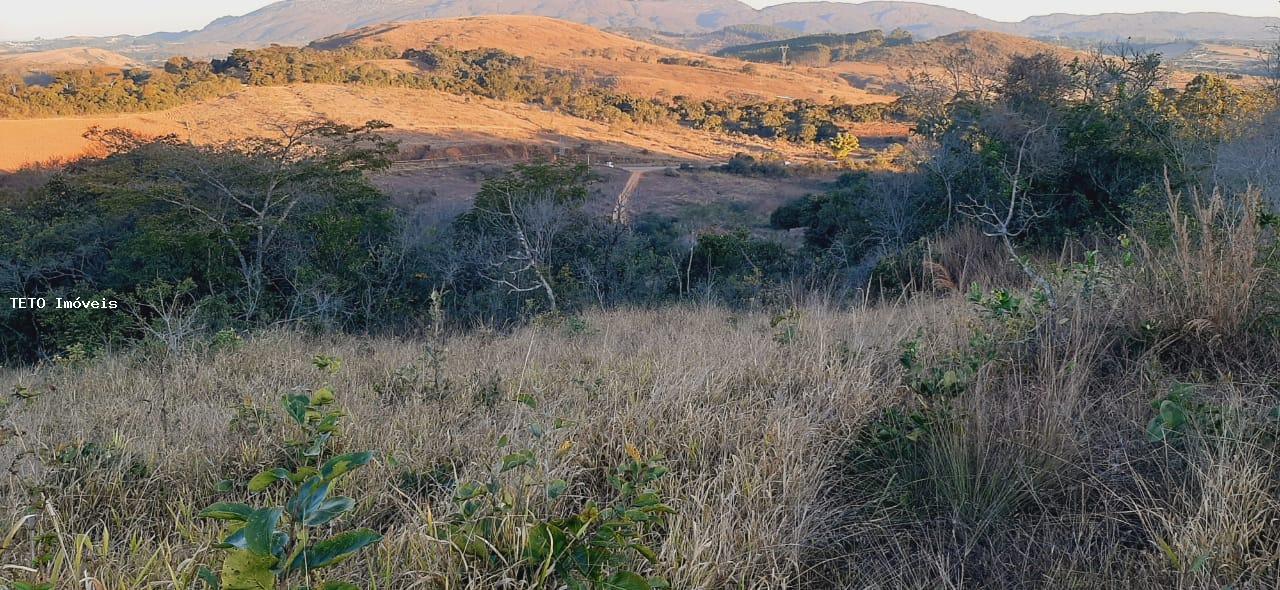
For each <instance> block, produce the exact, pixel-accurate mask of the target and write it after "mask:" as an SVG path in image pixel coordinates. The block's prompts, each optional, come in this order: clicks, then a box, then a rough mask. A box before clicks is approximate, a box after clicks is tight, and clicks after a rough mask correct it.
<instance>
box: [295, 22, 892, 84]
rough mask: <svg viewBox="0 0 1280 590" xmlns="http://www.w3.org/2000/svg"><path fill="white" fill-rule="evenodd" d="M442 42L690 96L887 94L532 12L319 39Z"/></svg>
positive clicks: (404, 45) (325, 43) (333, 42)
mask: <svg viewBox="0 0 1280 590" xmlns="http://www.w3.org/2000/svg"><path fill="white" fill-rule="evenodd" d="M433 44H439V45H443V46H446V47H451V48H454V49H460V50H468V49H479V48H493V49H500V50H502V51H506V52H509V53H512V54H514V55H519V56H522V57H532V58H535V59H537V60H539V62H542V63H546V64H548V65H550V66H553V67H557V68H561V69H564V70H568V71H582V72H589V73H590V75H592V76H595V77H599V78H608V79H610V81H611V83H612V84H613V85H614V86H616V88H618V89H619V90H621V91H623V92H629V93H635V94H640V95H644V96H688V97H692V98H698V99H703V98H724V97H754V98H755V99H757V100H758V99H765V100H770V99H773V98H775V97H778V96H789V97H795V98H811V99H822V100H825V99H827V98H830V97H832V96H838V97H840V98H841V99H842V100H845V101H847V102H851V103H854V104H860V103H866V102H875V101H878V100H883V99H884V97H882V96H876V95H872V94H869V93H866V92H863V91H861V90H859V89H857V88H854V87H852V86H850V85H849V84H847V83H846V82H844V81H843V80H841V79H839V78H838V77H837V76H835V75H833V74H830V73H828V72H816V71H795V70H786V69H783V68H773V67H768V66H766V67H759V68H756V69H755V70H754V71H744V70H743V68H742V64H740V63H736V62H734V61H730V60H724V59H716V58H711V57H707V56H705V55H699V54H695V53H690V52H686V51H680V50H673V49H668V48H664V47H660V46H656V45H651V44H648V43H643V42H639V41H635V40H633V39H628V38H626V37H623V36H621V35H615V34H612V33H607V32H604V31H601V30H598V29H594V28H591V27H588V26H585V25H580V24H576V23H573V22H569V21H563V20H556V19H548V18H544V17H534V16H484V17H472V18H460V19H433V20H424V21H414V22H401V23H390V24H385V25H376V26H373V27H366V28H362V29H356V30H354V31H350V32H347V33H343V34H339V35H334V36H332V37H327V38H324V39H320V40H318V41H315V42H314V43H312V44H311V46H312V47H315V48H318V49H337V48H342V47H351V46H355V47H362V48H367V49H390V50H393V51H404V50H406V49H414V48H423V47H429V46H431V45H433Z"/></svg>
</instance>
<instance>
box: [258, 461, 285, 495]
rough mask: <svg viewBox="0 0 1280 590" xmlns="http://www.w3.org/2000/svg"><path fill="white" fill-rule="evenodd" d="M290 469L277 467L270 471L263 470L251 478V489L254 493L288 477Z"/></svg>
mask: <svg viewBox="0 0 1280 590" xmlns="http://www.w3.org/2000/svg"><path fill="white" fill-rule="evenodd" d="M288 477H289V470H288V469H284V468H282V467H277V468H275V469H271V470H268V471H263V472H262V473H259V474H257V475H255V476H253V479H251V480H249V491H250V492H253V493H257V492H261V491H263V490H265V489H267V488H269V487H271V484H274V483H276V482H277V481H280V480H282V479H288Z"/></svg>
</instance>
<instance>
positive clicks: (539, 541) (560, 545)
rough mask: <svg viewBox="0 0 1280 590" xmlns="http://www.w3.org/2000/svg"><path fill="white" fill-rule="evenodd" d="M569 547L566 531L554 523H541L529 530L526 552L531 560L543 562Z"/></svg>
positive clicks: (526, 555)
mask: <svg viewBox="0 0 1280 590" xmlns="http://www.w3.org/2000/svg"><path fill="white" fill-rule="evenodd" d="M567 547H568V541H567V539H566V538H565V534H564V531H562V530H560V529H559V528H558V527H556V526H555V525H553V524H547V523H541V524H539V525H537V526H535V527H533V528H532V529H530V530H529V538H528V540H527V541H526V542H525V546H524V553H525V557H526V558H527V559H529V560H530V561H532V562H535V563H542V562H544V561H547V559H548V558H551V557H553V556H555V555H556V554H557V553H558V552H563V551H564V550H565V549H566V548H567Z"/></svg>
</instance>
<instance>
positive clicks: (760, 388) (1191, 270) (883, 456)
mask: <svg viewBox="0 0 1280 590" xmlns="http://www.w3.org/2000/svg"><path fill="white" fill-rule="evenodd" d="M1205 206H1206V207H1209V206H1210V205H1209V204H1208V203H1206V204H1205ZM1215 206H1216V205H1215ZM1209 211H1210V209H1202V210H1200V211H1198V212H1186V213H1187V214H1198V215H1202V216H1203V217H1201V219H1204V220H1210V221H1213V220H1215V217H1214V214H1213V213H1210V212H1209ZM1181 215H1182V212H1178V211H1177V210H1175V217H1174V219H1181V218H1182V217H1181ZM1217 221H1220V222H1221V224H1220V225H1216V226H1215V227H1218V228H1219V229H1220V231H1221V232H1223V233H1222V234H1221V235H1219V236H1218V237H1219V238H1220V239H1219V240H1208V239H1202V238H1197V237H1196V236H1193V235H1184V234H1176V235H1175V238H1174V239H1175V243H1177V244H1178V247H1177V248H1175V249H1173V250H1169V251H1164V250H1161V249H1159V248H1154V247H1152V248H1148V247H1146V245H1145V244H1144V245H1142V246H1141V247H1138V248H1136V249H1135V250H1134V251H1133V252H1131V253H1130V254H1124V253H1121V252H1114V253H1108V254H1104V255H1102V256H1101V257H1099V258H1097V259H1095V261H1094V263H1092V266H1079V267H1069V268H1063V269H1062V271H1061V273H1060V274H1057V275H1054V278H1053V281H1054V284H1055V286H1056V288H1057V291H1056V292H1057V293H1058V299H1057V302H1058V303H1057V307H1056V308H1054V309H1048V308H1046V307H1044V306H1043V305H1042V304H1037V303H1035V302H1034V300H1033V299H1032V298H1029V297H1026V296H1025V292H1023V291H1021V290H1020V289H1013V290H1010V291H987V292H986V293H985V294H984V293H980V294H978V295H976V296H973V297H970V298H968V299H966V298H965V297H963V296H961V295H959V294H956V293H948V292H947V291H946V288H945V287H943V289H944V291H943V294H942V295H941V296H936V297H935V296H929V297H922V298H919V299H916V300H912V301H906V302H900V303H898V304H892V305H885V306H880V307H875V308H866V309H860V308H856V309H850V310H836V309H830V308H826V307H823V306H820V305H802V306H799V307H795V308H792V309H790V310H789V311H787V312H785V313H782V314H781V315H777V316H772V315H769V314H762V313H755V312H734V311H729V310H725V309H720V308H716V307H704V306H678V307H672V308H666V309H661V310H652V311H626V310H621V311H613V312H591V313H586V314H583V315H580V316H573V317H569V318H564V317H560V318H556V317H550V316H548V317H545V318H543V319H542V320H539V321H537V322H534V323H533V324H531V325H529V326H527V327H524V328H521V329H518V330H515V331H513V332H511V333H494V332H487V331H479V332H474V333H470V334H465V335H455V336H450V335H447V334H444V333H441V332H438V331H434V330H432V329H430V327H428V329H427V330H425V332H424V333H423V334H424V335H423V336H420V337H417V338H408V339H397V338H376V337H373V338H370V337H346V336H324V337H308V336H304V335H302V334H299V333H295V332H289V331H279V330H275V331H267V332H263V333H260V334H257V335H254V336H252V337H249V338H247V339H241V338H240V337H238V336H229V335H226V334H224V335H222V336H220V337H218V338H217V339H215V340H211V341H202V342H201V343H193V344H194V345H195V348H193V349H192V350H191V352H183V353H178V354H175V355H169V354H166V353H163V352H161V351H159V350H148V349H140V350H137V351H134V352H130V353H116V354H107V355H105V356H102V357H100V358H96V359H86V358H83V357H77V356H74V355H72V356H67V357H63V358H62V359H61V360H59V361H57V362H56V363H51V364H47V365H44V366H41V367H37V368H34V369H9V370H5V371H3V372H0V389H3V390H5V391H12V392H14V393H15V397H14V398H13V400H12V401H10V402H9V404H8V406H7V408H6V410H5V411H6V416H7V417H6V421H5V432H6V440H5V444H4V445H3V447H0V457H3V459H4V461H5V462H6V463H7V464H9V465H10V473H11V475H10V476H9V478H8V480H7V481H8V485H6V486H5V487H4V488H3V494H4V501H5V506H6V509H7V511H8V515H9V517H10V518H11V520H12V522H15V523H18V525H19V526H15V527H14V528H13V529H12V532H11V533H10V534H9V536H8V537H7V538H8V541H7V543H6V550H5V552H4V554H3V556H2V557H0V561H3V562H4V563H8V564H13V565H14V566H21V567H10V568H6V569H5V570H4V573H3V574H0V575H3V576H4V577H5V578H6V579H11V580H48V581H50V582H51V583H53V584H55V586H56V587H69V586H70V585H71V582H70V580H82V579H89V580H91V581H92V582H93V583H97V584H100V585H102V586H104V587H108V588H121V589H126V588H143V587H153V586H156V585H170V584H173V585H178V586H185V584H186V581H187V580H190V579H191V578H192V576H193V575H194V573H195V571H196V569H197V567H198V566H199V565H201V564H206V565H212V566H213V567H214V568H215V569H216V567H217V563H218V560H219V559H220V557H219V555H220V554H221V552H220V551H218V550H213V549H210V548H209V547H210V545H211V544H213V543H215V542H216V541H217V540H218V539H219V538H220V534H221V531H222V530H223V528H224V527H222V526H220V525H219V524H218V523H217V522H216V521H213V520H209V519H205V518H199V517H197V516H196V513H197V512H199V511H200V510H202V509H203V508H204V507H205V506H208V505H210V504H213V503H215V502H249V503H251V504H258V503H262V502H267V501H270V499H271V498H273V497H277V496H276V495H273V494H271V493H268V494H251V493H248V492H246V491H245V488H244V485H245V482H246V481H247V480H248V478H250V477H251V476H253V475H254V474H256V473H258V472H260V471H262V470H263V469H267V468H271V467H273V466H276V465H279V464H280V463H279V462H280V461H281V460H282V458H284V457H288V456H290V453H291V451H290V449H291V448H294V447H291V446H290V443H289V442H287V441H288V440H290V439H292V438H294V437H296V436H297V433H296V432H295V429H294V427H293V426H292V425H291V423H290V422H289V420H288V418H286V417H285V415H284V414H283V412H282V411H281V410H279V409H278V408H277V405H278V402H279V399H280V396H281V394H282V393H291V394H296V393H299V392H301V393H304V394H306V393H311V392H315V391H320V390H324V391H331V392H333V393H334V394H335V395H336V398H337V401H336V407H337V408H340V409H341V410H342V412H343V413H344V416H345V417H344V418H343V419H342V423H343V424H345V426H344V427H343V428H342V430H341V433H340V435H338V436H337V437H335V438H334V441H335V444H336V445H337V446H336V449H335V452H344V451H354V450H363V449H371V450H374V451H375V455H374V458H373V459H372V462H371V464H370V466H368V467H366V468H364V469H361V470H359V471H358V472H356V473H354V474H353V475H351V476H349V477H347V478H346V479H345V480H343V481H342V483H341V484H340V490H341V492H342V493H343V494H346V495H350V496H352V497H353V498H354V499H355V502H354V505H353V510H352V511H351V513H350V514H349V515H347V516H345V517H344V518H343V520H342V521H340V522H341V524H339V525H338V530H348V529H352V528H355V527H369V528H370V529H372V530H376V531H377V532H379V533H380V534H381V535H383V536H384V537H385V538H384V539H383V540H382V542H381V543H379V544H377V545H376V546H375V548H373V549H370V550H366V551H364V552H362V553H360V554H359V555H358V556H357V557H356V558H355V559H353V560H351V561H349V562H346V563H343V564H342V565H340V566H339V567H338V568H336V569H330V570H327V572H328V573H327V574H326V575H327V576H329V579H334V578H347V579H353V580H354V579H359V580H366V581H367V584H368V585H369V586H374V585H376V586H377V587H380V588H410V587H421V586H422V585H424V584H425V585H430V586H440V587H450V588H475V589H480V588H492V587H494V586H495V585H497V584H500V583H506V582H501V580H515V581H516V582H514V583H517V584H521V583H528V584H531V586H530V587H532V585H533V584H535V582H534V580H536V579H537V578H536V577H535V576H536V575H537V574H536V572H538V571H543V570H541V569H540V568H539V566H538V565H537V562H536V560H531V559H530V558H529V557H528V555H527V553H526V551H527V550H528V549H525V548H527V547H532V546H533V544H534V543H536V542H537V539H538V538H539V537H538V536H537V535H538V533H537V532H536V531H537V530H538V527H539V526H543V527H545V526H546V523H548V522H560V521H559V520H558V519H563V518H568V517H570V516H571V515H574V514H578V513H580V511H582V510H583V507H584V506H588V505H592V503H594V505H598V506H601V507H609V506H613V505H615V503H616V502H627V501H631V500H628V499H627V498H631V497H634V496H627V495H626V493H625V492H623V493H621V494H620V493H619V492H618V491H617V490H616V489H615V488H614V487H612V486H611V485H610V484H609V483H608V482H609V476H610V474H613V475H614V477H623V478H624V481H632V480H630V479H625V478H628V477H631V476H628V475H625V474H626V473H639V472H640V471H644V472H645V473H649V476H653V477H652V478H651V479H643V480H642V483H641V484H639V485H640V486H641V487H642V488H643V489H644V490H647V491H648V492H651V493H652V496H651V497H652V498H653V499H655V500H657V501H661V502H662V504H663V505H664V506H667V507H669V508H670V514H666V515H664V516H657V517H654V518H652V519H649V520H645V521H644V522H643V523H642V525H639V528H638V529H637V532H636V533H635V535H636V536H635V537H628V538H634V539H635V540H637V541H638V542H643V543H644V544H646V545H647V546H649V547H650V548H651V549H652V554H651V557H652V561H651V562H650V561H648V560H646V559H644V558H643V557H641V556H640V555H639V554H638V553H635V552H632V551H628V550H625V549H621V548H618V549H611V550H609V553H608V556H609V557H608V559H609V561H608V562H607V563H608V564H609V565H608V566H607V569H608V571H614V569H618V570H619V571H621V570H624V569H625V570H632V569H634V570H635V571H637V572H640V573H641V574H643V575H644V576H654V577H655V579H656V577H661V578H663V579H665V580H666V581H667V583H669V584H670V586H671V587H673V588H724V587H747V588H836V587H869V586H881V585H884V586H891V587H899V588H936V587H939V586H954V587H962V586H981V587H986V588H1016V587H1026V586H1028V585H1030V586H1035V587H1042V586H1043V587H1062V586H1072V587H1081V588H1131V587H1147V586H1156V585H1159V586H1170V585H1176V586H1178V587H1183V588H1217V587H1221V586H1222V585H1224V584H1232V585H1235V584H1242V585H1244V586H1248V585H1250V584H1251V583H1252V582H1256V581H1262V580H1270V579H1274V576H1276V575H1278V574H1280V572H1277V571H1276V567H1277V564H1278V563H1280V535H1278V534H1277V533H1280V530H1277V522H1280V501H1277V497H1278V496H1277V493H1280V480H1277V479H1276V477H1275V473H1276V469H1277V467H1280V448H1278V447H1277V446H1276V444H1277V443H1276V441H1277V437H1278V435H1280V421H1278V419H1277V416H1280V414H1277V408H1280V397H1278V396H1277V392H1276V386H1277V384H1276V382H1275V375H1274V368H1275V366H1277V363H1280V346H1277V342H1278V341H1277V340H1276V339H1274V338H1266V337H1262V338H1259V337H1257V336H1256V334H1257V333H1256V332H1254V331H1253V330H1254V327H1256V326H1258V325H1259V324H1258V322H1267V321H1272V322H1273V321H1275V316H1274V315H1273V314H1274V312H1275V309H1274V307H1272V306H1273V305H1274V302H1275V301H1276V299H1275V296H1276V295H1277V290H1276V289H1277V286H1278V284H1277V282H1276V280H1275V274H1273V270H1274V266H1272V267H1268V266H1267V265H1274V263H1275V261H1274V260H1266V259H1258V258H1255V256H1254V252H1257V251H1258V250H1257V248H1259V247H1261V246H1265V243H1264V242H1261V241H1259V240H1264V239H1270V238H1263V237H1262V235H1261V234H1259V233H1258V229H1259V228H1258V226H1257V225H1256V224H1257V219H1255V218H1252V217H1245V218H1244V219H1239V220H1236V221H1228V220H1226V219H1219V220H1217ZM1215 223H1217V222H1216V221H1215ZM978 239H981V238H978ZM940 246H941V244H940ZM1131 255H1132V256H1133V257H1131ZM997 264H999V263H997ZM966 266H968V265H966ZM957 268H959V267H957ZM1269 268H1270V269H1269ZM996 271H998V268H997V267H996V266H980V267H973V266H969V269H968V272H971V273H973V272H976V273H977V274H978V275H985V279H984V280H999V279H998V276H999V273H998V272H996ZM950 272H951V271H948V270H946V267H945V266H939V267H938V268H937V270H936V273H937V274H936V278H937V281H938V284H939V285H943V284H945V283H946V282H948V280H949V278H948V277H949V273H950ZM956 278H959V277H958V276H956ZM1153 326H1154V327H1155V328H1153ZM1164 328H1171V329H1172V331H1171V332H1165V334H1166V336H1162V337H1158V338H1154V339H1153V337H1152V335H1153V334H1156V333H1158V331H1159V330H1161V329H1164ZM1153 330H1155V331H1153ZM336 359H340V362H339V361H338V360H336ZM313 365H315V366H313ZM317 367H319V369H320V370H318V369H317ZM143 409H145V411H141V410H143ZM618 466H623V467H624V468H626V469H631V470H633V471H625V470H624V471H616V472H615V471H613V470H614V469H615V468H616V467H618ZM657 466H660V467H661V471H645V470H649V469H652V468H656V467H657ZM637 469H638V470H640V471H634V470H637ZM664 472H665V474H663V473H664ZM619 474H623V475H619ZM646 477H648V476H646ZM473 481H474V482H481V483H482V484H485V483H487V484H488V485H492V486H495V487H494V488H493V489H498V490H503V491H502V492H500V494H499V495H500V496H502V498H503V499H502V500H501V503H502V505H503V506H506V507H505V508H495V507H492V506H490V505H488V504H481V506H484V507H480V508H477V505H469V504H468V503H466V502H464V501H462V500H457V499H455V497H456V496H459V495H461V494H462V492H460V491H459V490H462V489H472V488H469V487H467V486H466V482H473ZM548 490H554V491H553V492H552V493H550V494H548ZM487 497H488V496H481V498H482V499H483V498H487ZM485 501H487V500H485ZM468 506H470V507H468ZM477 510H479V512H476V511H477ZM477 514H478V515H480V516H477ZM485 515H496V518H498V520H497V521H478V520H469V519H476V518H480V517H486V516H485ZM486 518H487V517H486ZM468 522H473V523H474V522H496V523H497V524H498V528H496V529H494V530H492V531H491V532H488V533H479V534H480V535H481V538H483V539H484V542H485V543H486V544H488V546H489V547H490V549H467V550H465V551H463V546H462V545H458V543H459V542H460V540H459V539H460V538H459V537H457V536H451V535H455V534H456V531H457V530H459V529H457V528H456V527H458V526H463V525H465V523H468ZM628 530H630V529H628ZM451 531H452V532H451ZM628 534H632V533H628ZM476 551H479V553H476ZM477 555H487V556H488V557H487V558H477ZM550 575H551V578H550V579H549V580H547V583H548V584H554V583H556V581H557V580H560V579H562V578H560V576H562V575H567V574H550ZM546 587H554V586H552V585H548V586H546Z"/></svg>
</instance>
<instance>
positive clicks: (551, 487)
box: [547, 479, 569, 500]
mask: <svg viewBox="0 0 1280 590" xmlns="http://www.w3.org/2000/svg"><path fill="white" fill-rule="evenodd" d="M568 489H569V482H567V481H565V480H563V479H557V480H555V481H553V482H551V483H549V484H547V497H548V498H551V499H552V500H554V499H556V498H559V497H560V496H563V495H564V493H565V491H567V490H568Z"/></svg>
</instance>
